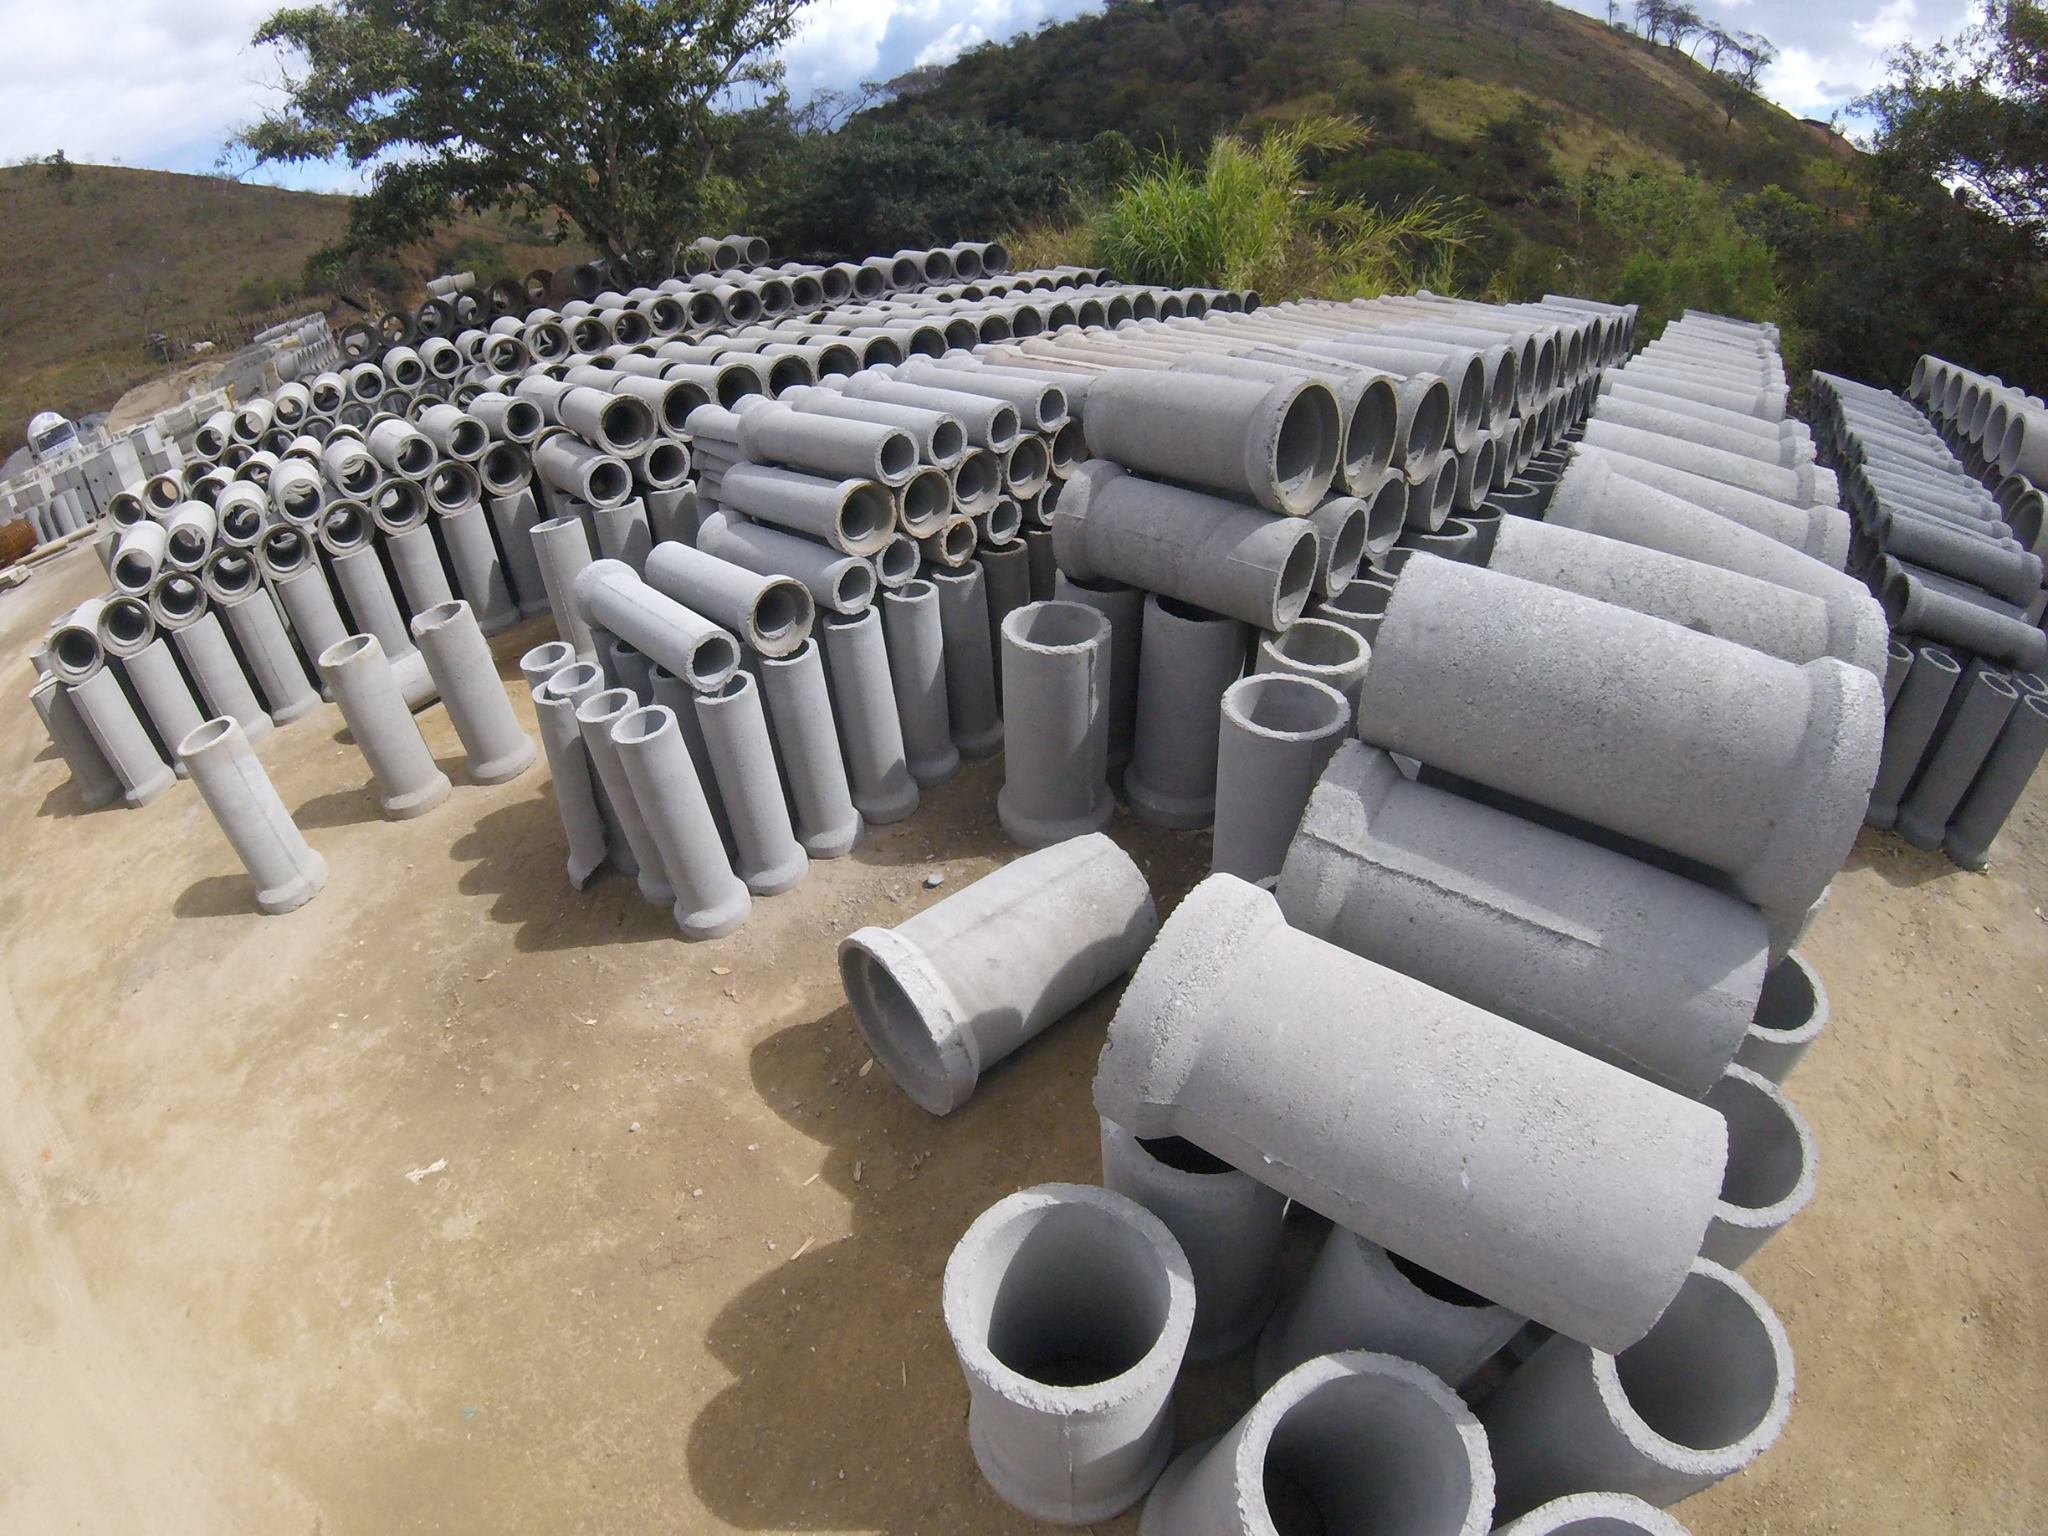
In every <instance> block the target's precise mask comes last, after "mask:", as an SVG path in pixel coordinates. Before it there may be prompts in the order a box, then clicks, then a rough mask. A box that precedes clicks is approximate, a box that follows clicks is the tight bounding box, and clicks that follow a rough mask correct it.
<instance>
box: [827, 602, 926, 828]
mask: <svg viewBox="0 0 2048 1536" xmlns="http://www.w3.org/2000/svg"><path fill="white" fill-rule="evenodd" d="M821 636H822V641H823V645H824V651H825V663H826V668H827V673H828V681H829V684H830V689H831V694H832V702H833V715H834V717H835V718H836V719H837V721H838V724H839V736H840V746H841V747H842V748H843V749H844V751H845V754H846V769H847V780H848V783H849V786H850V790H851V794H852V797H853V803H854V806H855V808H856V809H857V810H859V812H860V814H861V819H862V820H863V821H866V822H867V823H869V824H870V825H873V826H885V825H888V824H891V823H894V822H898V821H902V820H903V819H904V818H905V817H907V816H908V815H910V813H911V812H912V811H914V810H916V809H917V799H918V790H917V781H916V780H915V779H914V778H912V777H911V774H910V765H909V762H908V757H907V753H906V750H905V748H904V744H903V725H902V720H901V718H900V717H899V716H898V714H897V710H896V694H895V688H894V685H893V684H892V682H891V680H890V667H889V653H888V649H887V646H886V644H885V642H884V640H883V636H882V619H881V615H880V614H879V613H877V612H876V611H875V610H874V609H873V608H866V609H863V610H862V611H861V612H859V613H856V614H828V615H827V616H826V618H825V622H824V624H823V625H822V627H821Z"/></svg>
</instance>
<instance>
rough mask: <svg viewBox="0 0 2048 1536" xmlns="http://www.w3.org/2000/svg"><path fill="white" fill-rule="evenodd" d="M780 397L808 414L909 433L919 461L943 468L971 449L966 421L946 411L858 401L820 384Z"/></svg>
mask: <svg viewBox="0 0 2048 1536" xmlns="http://www.w3.org/2000/svg"><path fill="white" fill-rule="evenodd" d="M779 398H780V403H781V404H784V405H787V406H790V407H791V408H793V409H794V410H796V411H798V412H799V413H801V414H804V415H815V416H823V417H836V418H838V419H840V420H842V421H857V422H864V423H867V424H869V425H872V426H878V427H882V428H885V429H888V430H893V431H900V432H907V433H908V434H909V435H910V438H911V440H912V441H913V442H914V443H916V445H917V456H918V460H919V461H920V462H921V463H925V464H931V465H935V466H936V467H938V468H940V469H951V468H952V467H953V466H954V465H956V464H958V463H959V462H960V460H961V458H962V457H963V456H965V454H966V452H967V447H968V443H967V427H966V424H965V423H964V422H962V421H961V420H960V418H959V417H957V416H950V415H948V414H946V413H945V412H944V411H933V410H926V409H925V408H923V407H922V406H914V405H892V404H890V403H888V402H887V401H883V400H857V399H854V398H852V397H850V396H848V395H844V394H841V393H840V392H839V391H838V390H836V389H820V388H816V387H811V388H805V389H792V390H790V391H789V392H788V393H786V394H784V395H782V396H780V397H779Z"/></svg>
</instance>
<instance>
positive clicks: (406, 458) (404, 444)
mask: <svg viewBox="0 0 2048 1536" xmlns="http://www.w3.org/2000/svg"><path fill="white" fill-rule="evenodd" d="M392 457H393V458H395V459H396V460H397V461H398V472H399V473H400V474H401V475H404V476H405V477H406V478H407V479H418V478H419V477H420V476H422V475H424V474H426V472H427V471H428V470H430V469H432V468H433V467H434V445H433V444H432V443H430V442H428V441H427V440H426V439H425V438H424V437H419V436H416V435H413V434H408V435H406V436H405V437H402V438H400V439H399V440H398V450H397V452H396V453H394V454H393V455H392Z"/></svg>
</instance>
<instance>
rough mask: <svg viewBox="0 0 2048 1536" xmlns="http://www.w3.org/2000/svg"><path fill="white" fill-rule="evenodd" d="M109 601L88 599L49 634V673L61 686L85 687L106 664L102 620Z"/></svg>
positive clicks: (97, 598) (98, 598)
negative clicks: (77, 685) (53, 675)
mask: <svg viewBox="0 0 2048 1536" xmlns="http://www.w3.org/2000/svg"><path fill="white" fill-rule="evenodd" d="M106 605H107V599H106V598H104V597H89V598H87V599H86V600H85V601H84V602H82V603H80V604H79V605H78V606H77V607H76V608H74V609H72V610H71V612H70V614H69V615H68V616H66V617H65V618H64V619H63V620H62V621H61V622H60V623H59V624H58V625H57V626H56V627H55V628H54V629H52V630H51V631H50V638H49V663H50V671H51V672H52V673H53V674H55V676H56V677H57V680H58V681H59V682H64V683H72V684H77V683H82V682H84V681H85V680H86V679H87V678H89V677H91V676H93V674H95V673H96V672H98V671H99V670H100V669H101V668H102V667H104V666H105V665H106V664H107V653H106V647H105V646H104V645H103V644H102V643H101V641H100V618H101V615H102V614H103V613H104V612H105V610H106Z"/></svg>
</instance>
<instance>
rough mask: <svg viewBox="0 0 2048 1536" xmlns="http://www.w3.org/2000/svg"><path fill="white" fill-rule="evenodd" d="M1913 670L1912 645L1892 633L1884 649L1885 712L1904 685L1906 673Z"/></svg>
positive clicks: (1888, 709)
mask: <svg viewBox="0 0 2048 1536" xmlns="http://www.w3.org/2000/svg"><path fill="white" fill-rule="evenodd" d="M1912 670H1913V647H1912V646H1910V645H1908V644H1907V643H1906V642H1905V641H1904V640H1901V639H1900V638H1899V637H1898V636H1896V635H1894V636H1893V637H1892V638H1891V639H1890V640H1888V641H1886V642H1885V649H1884V707H1885V711H1886V713H1887V714H1889V713H1890V711H1891V707H1892V705H1893V704H1894V703H1895V702H1896V701H1897V699H1898V697H1899V690H1900V689H1901V688H1903V687H1905V686H1906V674H1907V673H1908V672H1910V671H1912Z"/></svg>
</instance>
